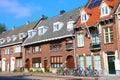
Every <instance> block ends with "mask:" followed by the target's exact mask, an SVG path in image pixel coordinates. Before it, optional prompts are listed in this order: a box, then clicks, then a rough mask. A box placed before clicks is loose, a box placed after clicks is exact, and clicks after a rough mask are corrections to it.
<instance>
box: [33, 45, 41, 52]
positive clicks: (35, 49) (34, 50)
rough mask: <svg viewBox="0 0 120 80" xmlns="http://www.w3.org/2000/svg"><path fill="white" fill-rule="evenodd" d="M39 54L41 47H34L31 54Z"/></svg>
mask: <svg viewBox="0 0 120 80" xmlns="http://www.w3.org/2000/svg"><path fill="white" fill-rule="evenodd" d="M39 52H41V47H40V46H34V47H33V53H39Z"/></svg>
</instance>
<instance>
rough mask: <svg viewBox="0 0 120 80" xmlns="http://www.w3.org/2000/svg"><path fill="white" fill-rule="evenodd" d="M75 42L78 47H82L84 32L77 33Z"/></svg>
mask: <svg viewBox="0 0 120 80" xmlns="http://www.w3.org/2000/svg"><path fill="white" fill-rule="evenodd" d="M77 44H78V47H84V33H78V34H77Z"/></svg>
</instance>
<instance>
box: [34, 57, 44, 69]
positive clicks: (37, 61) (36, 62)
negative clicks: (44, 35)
mask: <svg viewBox="0 0 120 80" xmlns="http://www.w3.org/2000/svg"><path fill="white" fill-rule="evenodd" d="M32 67H33V68H41V67H42V63H41V58H40V57H39V58H32Z"/></svg>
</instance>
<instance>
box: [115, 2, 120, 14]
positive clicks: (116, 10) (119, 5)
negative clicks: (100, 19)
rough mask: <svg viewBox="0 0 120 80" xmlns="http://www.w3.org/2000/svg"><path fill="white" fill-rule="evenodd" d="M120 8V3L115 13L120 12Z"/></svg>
mask: <svg viewBox="0 0 120 80" xmlns="http://www.w3.org/2000/svg"><path fill="white" fill-rule="evenodd" d="M119 8H120V4H119V6H118V7H117V10H116V11H115V14H117V13H118V9H119Z"/></svg>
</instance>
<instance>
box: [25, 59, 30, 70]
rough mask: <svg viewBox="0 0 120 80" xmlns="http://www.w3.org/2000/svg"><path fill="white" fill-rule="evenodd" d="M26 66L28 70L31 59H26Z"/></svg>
mask: <svg viewBox="0 0 120 80" xmlns="http://www.w3.org/2000/svg"><path fill="white" fill-rule="evenodd" d="M25 67H26V68H27V70H29V69H30V60H29V59H26V64H25Z"/></svg>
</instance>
